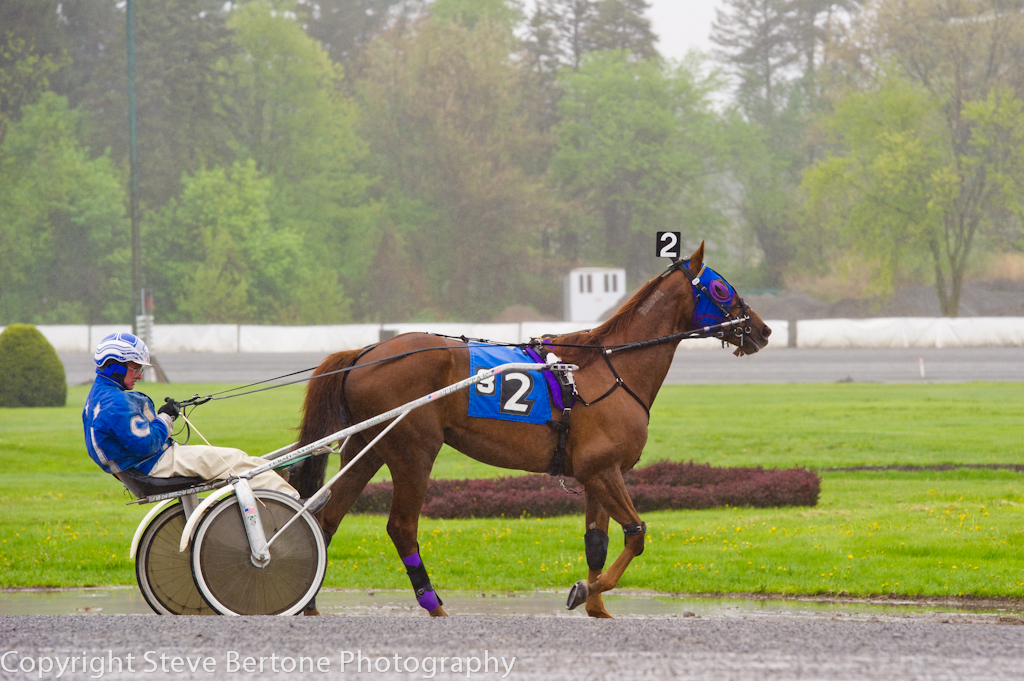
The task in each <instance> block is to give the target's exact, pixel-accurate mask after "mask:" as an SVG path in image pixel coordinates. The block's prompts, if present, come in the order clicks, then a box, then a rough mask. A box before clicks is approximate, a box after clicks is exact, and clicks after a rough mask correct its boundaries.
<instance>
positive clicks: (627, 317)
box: [555, 276, 661, 369]
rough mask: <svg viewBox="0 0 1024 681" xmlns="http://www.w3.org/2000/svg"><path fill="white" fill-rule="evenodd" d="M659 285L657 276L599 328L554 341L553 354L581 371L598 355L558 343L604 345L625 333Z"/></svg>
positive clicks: (659, 280) (659, 279) (659, 281)
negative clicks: (615, 336) (609, 339)
mask: <svg viewBox="0 0 1024 681" xmlns="http://www.w3.org/2000/svg"><path fill="white" fill-rule="evenodd" d="M660 284H661V277H660V276H657V277H655V278H654V279H651V280H650V281H649V282H647V283H646V284H644V285H643V286H641V287H640V290H639V291H637V292H636V293H634V294H633V297H632V298H630V299H629V300H627V301H626V303H625V304H624V305H623V306H622V307H620V308H619V310H618V312H616V313H615V314H613V315H612V316H611V317H609V318H608V319H607V320H606V321H605V322H604V323H603V324H601V326H599V327H597V328H596V329H591V330H590V331H578V332H576V333H570V334H568V335H565V336H559V337H558V338H557V339H555V354H557V355H558V356H559V357H560V358H561V359H562V360H563V361H565V362H570V363H572V364H576V365H577V366H579V367H580V368H581V369H582V368H583V367H585V366H586V365H587V364H590V362H592V361H593V360H595V359H597V356H598V354H599V353H597V352H594V351H593V350H586V349H584V348H559V347H558V344H559V343H565V344H567V345H594V346H599V345H604V343H605V340H607V338H608V337H609V336H612V335H614V334H616V333H618V332H620V331H625V330H626V329H627V328H628V327H629V325H630V324H632V323H633V318H634V317H636V311H637V309H639V308H640V306H641V305H643V303H644V301H645V300H647V298H648V297H649V296H650V295H651V294H652V293H654V290H655V289H657V288H658V286H659V285H660Z"/></svg>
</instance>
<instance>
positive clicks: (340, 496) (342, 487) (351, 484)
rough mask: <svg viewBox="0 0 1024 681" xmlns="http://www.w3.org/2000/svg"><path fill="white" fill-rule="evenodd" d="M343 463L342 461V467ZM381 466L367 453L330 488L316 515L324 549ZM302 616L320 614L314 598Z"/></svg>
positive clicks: (304, 608) (379, 460) (380, 463)
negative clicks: (322, 535) (327, 498)
mask: <svg viewBox="0 0 1024 681" xmlns="http://www.w3.org/2000/svg"><path fill="white" fill-rule="evenodd" d="M345 463H346V462H344V461H342V465H344V464H345ZM383 465H384V462H383V461H381V458H380V457H379V456H377V455H376V454H374V453H373V452H372V451H369V452H367V453H366V454H364V455H363V457H362V458H361V459H359V461H356V463H355V465H354V466H352V468H350V469H349V470H348V472H347V473H345V475H344V476H342V478H341V480H338V482H336V483H334V486H332V487H331V498H330V500H329V501H328V502H327V505H326V506H324V507H323V509H322V510H321V511H320V512H319V513H317V514H316V519H317V522H319V523H320V529H322V530H323V531H324V549H327V548H330V546H331V539H332V538H333V537H334V533H335V532H337V531H338V526H339V525H341V521H342V519H344V517H345V514H347V513H348V512H349V509H351V508H352V504H354V503H356V499H358V498H359V495H360V494H362V493H363V489H365V487H366V484H367V483H368V482H370V479H371V478H372V477H373V476H374V475H375V474H376V473H377V471H379V470H380V467H381V466H383ZM302 614H303V615H307V616H313V615H319V614H320V610H319V609H318V608H317V607H316V596H314V597H313V599H312V600H311V601H310V602H309V603H307V604H306V605H305V607H303V609H302Z"/></svg>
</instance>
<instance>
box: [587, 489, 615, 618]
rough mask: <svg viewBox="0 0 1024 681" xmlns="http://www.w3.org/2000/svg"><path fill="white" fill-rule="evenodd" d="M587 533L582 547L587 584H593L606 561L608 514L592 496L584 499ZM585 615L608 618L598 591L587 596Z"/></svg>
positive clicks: (588, 494)
mask: <svg viewBox="0 0 1024 681" xmlns="http://www.w3.org/2000/svg"><path fill="white" fill-rule="evenodd" d="M584 499H585V500H586V501H585V509H586V510H585V513H586V523H587V533H586V534H585V535H583V547H584V550H585V552H586V557H587V568H588V571H587V582H588V583H589V582H593V581H595V580H596V579H597V577H598V576H599V575H600V574H601V572H602V571H603V570H604V564H605V562H606V561H607V560H608V512H607V511H605V510H604V506H602V505H601V503H600V502H599V501H598V500H597V499H596V498H595V496H594V495H593V494H590V493H587V494H586V496H585V497H584ZM586 610H587V614H588V615H590V616H591V617H603V618H610V617H611V615H610V614H608V611H607V610H605V607H604V599H602V598H601V593H600V592H599V591H593V592H590V593H588V595H587V606H586Z"/></svg>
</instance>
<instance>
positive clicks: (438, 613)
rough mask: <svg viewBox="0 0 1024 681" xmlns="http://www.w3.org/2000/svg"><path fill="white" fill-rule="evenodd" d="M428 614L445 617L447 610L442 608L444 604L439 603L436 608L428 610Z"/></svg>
mask: <svg viewBox="0 0 1024 681" xmlns="http://www.w3.org/2000/svg"><path fill="white" fill-rule="evenodd" d="M430 616H431V617H447V616H448V611H447V610H445V609H444V606H440V605H439V606H437V607H436V608H434V609H433V610H431V611H430Z"/></svg>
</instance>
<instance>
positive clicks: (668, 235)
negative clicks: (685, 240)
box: [655, 232, 682, 260]
mask: <svg viewBox="0 0 1024 681" xmlns="http://www.w3.org/2000/svg"><path fill="white" fill-rule="evenodd" d="M680 237H682V233H681V232H658V238H657V243H656V248H655V254H656V255H657V257H659V258H672V259H673V260H678V259H679V258H681V257H682V256H681V255H680V253H679V245H680V244H681V243H682V239H681V238H680Z"/></svg>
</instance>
